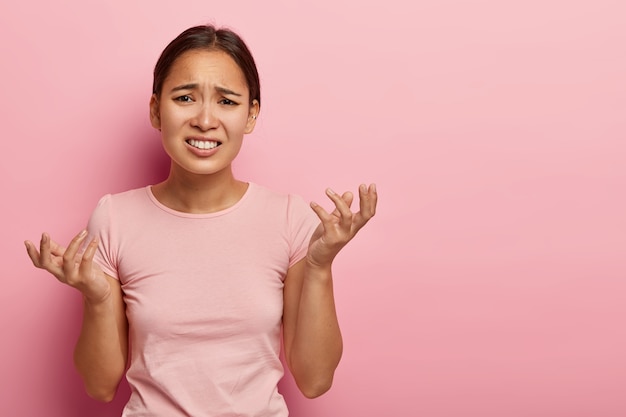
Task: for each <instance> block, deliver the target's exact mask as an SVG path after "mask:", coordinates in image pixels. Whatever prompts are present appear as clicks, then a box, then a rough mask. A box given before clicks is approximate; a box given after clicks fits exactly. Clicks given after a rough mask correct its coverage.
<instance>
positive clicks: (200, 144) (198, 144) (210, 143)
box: [186, 139, 222, 149]
mask: <svg viewBox="0 0 626 417" xmlns="http://www.w3.org/2000/svg"><path fill="white" fill-rule="evenodd" d="M186 142H187V143H188V144H189V145H190V146H193V147H194V148H196V149H213V148H216V147H218V146H219V145H221V144H222V142H217V141H214V140H197V139H187V140H186Z"/></svg>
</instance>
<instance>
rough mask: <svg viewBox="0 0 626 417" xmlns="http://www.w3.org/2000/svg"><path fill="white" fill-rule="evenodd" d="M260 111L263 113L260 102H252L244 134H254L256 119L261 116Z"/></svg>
mask: <svg viewBox="0 0 626 417" xmlns="http://www.w3.org/2000/svg"><path fill="white" fill-rule="evenodd" d="M259 111H261V105H260V104H259V102H258V100H256V99H255V100H252V104H250V109H249V110H248V121H247V122H246V129H245V130H244V133H252V131H253V130H254V126H256V118H257V117H258V116H259Z"/></svg>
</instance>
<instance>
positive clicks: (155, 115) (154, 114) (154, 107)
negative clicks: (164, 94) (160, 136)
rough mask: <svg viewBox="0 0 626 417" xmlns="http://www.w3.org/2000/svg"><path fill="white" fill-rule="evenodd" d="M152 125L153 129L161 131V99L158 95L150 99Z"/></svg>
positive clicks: (153, 95)
mask: <svg viewBox="0 0 626 417" xmlns="http://www.w3.org/2000/svg"><path fill="white" fill-rule="evenodd" d="M150 123H152V127H153V128H155V129H158V130H161V113H160V111H159V99H158V98H157V96H156V94H152V97H150Z"/></svg>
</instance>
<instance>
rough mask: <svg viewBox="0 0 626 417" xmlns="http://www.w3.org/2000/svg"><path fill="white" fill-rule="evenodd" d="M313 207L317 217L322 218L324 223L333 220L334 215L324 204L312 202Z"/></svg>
mask: <svg viewBox="0 0 626 417" xmlns="http://www.w3.org/2000/svg"><path fill="white" fill-rule="evenodd" d="M311 208H312V209H313V211H314V212H315V214H317V217H319V219H320V220H321V222H322V224H324V223H327V222H329V221H331V220H332V218H333V215H332V214H330V213H328V212H327V211H326V210H324V208H323V207H322V206H320V205H319V204H317V203H316V202H314V201H312V202H311Z"/></svg>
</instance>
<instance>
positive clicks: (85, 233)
mask: <svg viewBox="0 0 626 417" xmlns="http://www.w3.org/2000/svg"><path fill="white" fill-rule="evenodd" d="M78 236H79V237H85V236H87V230H84V229H83V231H82V232H80V234H79V235H78Z"/></svg>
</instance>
